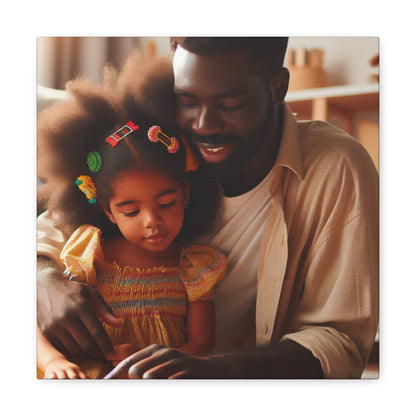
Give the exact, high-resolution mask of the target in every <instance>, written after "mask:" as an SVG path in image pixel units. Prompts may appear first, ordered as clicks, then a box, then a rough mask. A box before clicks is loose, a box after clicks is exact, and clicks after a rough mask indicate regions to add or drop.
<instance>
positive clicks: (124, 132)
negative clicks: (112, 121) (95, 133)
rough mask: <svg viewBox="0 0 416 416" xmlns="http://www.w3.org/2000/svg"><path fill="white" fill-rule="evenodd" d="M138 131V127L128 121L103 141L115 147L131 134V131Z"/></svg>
mask: <svg viewBox="0 0 416 416" xmlns="http://www.w3.org/2000/svg"><path fill="white" fill-rule="evenodd" d="M126 129H127V130H126ZM138 129H139V126H137V125H136V124H134V123H133V122H132V121H129V122H128V123H126V124H125V125H124V126H123V127H120V128H119V129H118V130H117V131H115V132H114V133H113V134H112V135H111V136H108V137H107V138H106V139H105V141H106V142H107V143H108V144H110V146H112V147H116V146H117V144H118V142H119V141H120V140H123V139H124V138H125V137H126V136H128V135H129V134H130V133H133V131H136V130H138ZM119 133H121V134H122V135H120V134H119Z"/></svg>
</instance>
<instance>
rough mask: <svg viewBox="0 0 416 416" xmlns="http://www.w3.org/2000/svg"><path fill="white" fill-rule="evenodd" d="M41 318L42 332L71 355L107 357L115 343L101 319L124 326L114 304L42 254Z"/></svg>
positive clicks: (39, 284)
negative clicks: (67, 276) (67, 277)
mask: <svg viewBox="0 0 416 416" xmlns="http://www.w3.org/2000/svg"><path fill="white" fill-rule="evenodd" d="M37 309H38V313H37V318H38V325H39V328H40V330H41V331H42V333H43V334H44V335H45V336H46V337H47V338H48V339H49V341H50V342H51V343H52V344H53V345H55V347H56V348H58V349H59V350H60V351H61V352H63V353H64V354H66V355H69V356H71V357H74V356H80V355H81V356H82V355H84V356H85V355H88V356H92V357H95V358H99V359H103V358H104V357H105V355H106V354H109V353H113V352H114V351H113V346H112V344H111V342H110V339H109V338H108V335H107V333H106V332H105V330H104V328H103V326H102V324H101V322H100V318H101V320H103V321H104V322H106V323H108V324H109V325H113V326H120V325H121V323H120V321H119V320H118V319H117V318H116V317H114V315H113V313H112V311H111V309H110V307H109V306H108V305H107V304H106V303H105V302H104V300H103V299H102V298H101V296H100V295H99V293H98V292H97V291H96V290H95V289H93V288H92V287H90V286H88V285H85V284H82V283H79V282H76V281H69V280H66V279H64V278H63V277H62V270H60V269H59V267H57V266H56V265H55V264H54V263H53V262H52V261H51V260H49V259H48V258H46V257H42V256H40V257H38V280H37Z"/></svg>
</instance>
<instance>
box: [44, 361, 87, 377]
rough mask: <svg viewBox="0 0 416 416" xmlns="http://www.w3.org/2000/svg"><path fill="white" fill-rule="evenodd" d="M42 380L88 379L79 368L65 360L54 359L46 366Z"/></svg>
mask: <svg viewBox="0 0 416 416" xmlns="http://www.w3.org/2000/svg"><path fill="white" fill-rule="evenodd" d="M43 378H52V379H86V378H88V377H87V376H86V374H85V373H84V372H83V371H82V370H81V368H80V367H79V366H77V365H76V364H74V363H71V362H70V361H68V360H67V359H66V358H56V359H54V360H52V361H51V362H50V363H49V364H48V365H47V366H46V368H45V374H44V376H43Z"/></svg>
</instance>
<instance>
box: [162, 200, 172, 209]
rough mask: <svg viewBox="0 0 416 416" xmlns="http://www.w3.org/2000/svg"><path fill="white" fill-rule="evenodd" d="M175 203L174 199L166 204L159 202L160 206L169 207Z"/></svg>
mask: <svg viewBox="0 0 416 416" xmlns="http://www.w3.org/2000/svg"><path fill="white" fill-rule="evenodd" d="M175 204H176V200H174V201H172V202H169V203H168V204H160V205H159V206H160V208H170V207H173V206H174V205H175Z"/></svg>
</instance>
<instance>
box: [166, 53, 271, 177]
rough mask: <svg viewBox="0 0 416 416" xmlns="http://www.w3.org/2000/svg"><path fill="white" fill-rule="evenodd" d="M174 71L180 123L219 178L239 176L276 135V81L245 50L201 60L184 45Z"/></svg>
mask: <svg viewBox="0 0 416 416" xmlns="http://www.w3.org/2000/svg"><path fill="white" fill-rule="evenodd" d="M173 68H174V75H175V85H174V88H175V93H176V95H177V97H178V123H179V124H180V126H181V127H182V128H184V129H185V130H188V131H189V132H190V134H189V137H190V138H191V139H192V140H193V141H194V142H195V144H196V145H197V146H198V149H199V151H200V153H201V155H202V157H203V158H204V159H205V161H206V162H208V163H210V164H212V166H213V167H214V168H215V170H216V171H217V172H218V173H234V172H238V171H239V170H241V169H242V168H243V167H244V166H246V165H247V163H249V162H250V160H252V159H253V158H254V156H255V155H256V153H257V152H258V150H259V149H260V148H261V147H262V146H263V145H264V144H265V143H266V140H267V139H268V138H269V137H270V135H271V134H273V133H274V128H275V114H276V112H275V106H274V102H273V99H272V86H271V82H270V83H269V84H268V83H267V82H266V81H265V80H264V78H262V77H261V76H260V74H258V73H255V72H254V71H253V69H252V68H251V66H250V63H249V61H248V56H247V55H246V54H245V53H244V52H242V51H233V52H228V53H224V54H217V55H210V56H201V55H196V54H193V53H191V52H189V51H187V50H185V49H183V48H182V47H180V46H178V48H177V49H176V51H175V54H174V59H173Z"/></svg>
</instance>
